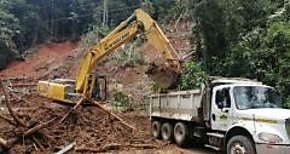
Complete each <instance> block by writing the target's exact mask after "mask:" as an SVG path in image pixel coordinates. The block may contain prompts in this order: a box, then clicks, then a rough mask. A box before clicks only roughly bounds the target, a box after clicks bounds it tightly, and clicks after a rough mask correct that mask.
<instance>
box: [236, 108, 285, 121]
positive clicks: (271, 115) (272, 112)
mask: <svg viewBox="0 0 290 154" xmlns="http://www.w3.org/2000/svg"><path fill="white" fill-rule="evenodd" d="M238 113H239V114H240V115H249V116H251V115H255V116H256V117H259V118H266V119H273V120H285V119H288V118H290V110H288V109H275V108H264V109H247V110H239V111H238Z"/></svg>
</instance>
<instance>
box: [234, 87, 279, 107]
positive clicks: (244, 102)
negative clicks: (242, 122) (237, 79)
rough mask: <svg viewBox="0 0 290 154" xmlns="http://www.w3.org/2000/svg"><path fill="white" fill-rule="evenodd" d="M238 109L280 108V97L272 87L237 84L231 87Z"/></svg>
mask: <svg viewBox="0 0 290 154" xmlns="http://www.w3.org/2000/svg"><path fill="white" fill-rule="evenodd" d="M233 93H234V99H235V102H236V105H237V108H238V109H241V110H244V109H254V108H282V102H281V97H280V96H279V94H278V93H277V92H276V91H275V90H274V89H272V88H269V87H257V86H237V87H234V89H233Z"/></svg>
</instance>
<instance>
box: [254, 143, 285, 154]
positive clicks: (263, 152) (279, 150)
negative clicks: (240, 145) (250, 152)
mask: <svg viewBox="0 0 290 154" xmlns="http://www.w3.org/2000/svg"><path fill="white" fill-rule="evenodd" d="M256 151H257V154H290V145H273V144H256Z"/></svg>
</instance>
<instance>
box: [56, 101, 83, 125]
mask: <svg viewBox="0 0 290 154" xmlns="http://www.w3.org/2000/svg"><path fill="white" fill-rule="evenodd" d="M84 100H85V97H82V98H80V99H79V101H78V102H77V103H76V105H75V106H74V107H73V109H72V110H70V111H69V112H68V113H67V114H65V115H64V116H63V118H61V120H60V121H59V124H60V123H62V122H63V121H64V120H65V119H66V118H67V117H68V116H69V115H70V114H71V113H72V112H74V111H75V110H76V109H77V108H78V107H79V106H80V105H81V104H82V102H83V101H84Z"/></svg>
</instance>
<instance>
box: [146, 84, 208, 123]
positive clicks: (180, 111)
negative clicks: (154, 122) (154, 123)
mask: <svg viewBox="0 0 290 154" xmlns="http://www.w3.org/2000/svg"><path fill="white" fill-rule="evenodd" d="M201 99H202V92H201V90H191V91H178V92H170V93H165V94H154V95H151V96H149V100H150V110H149V111H150V118H154V117H159V118H167V119H176V120H185V121H196V122H198V121H199V119H200V117H199V116H200V115H199V113H200V112H201V111H200V109H201V106H202V104H201Z"/></svg>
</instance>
